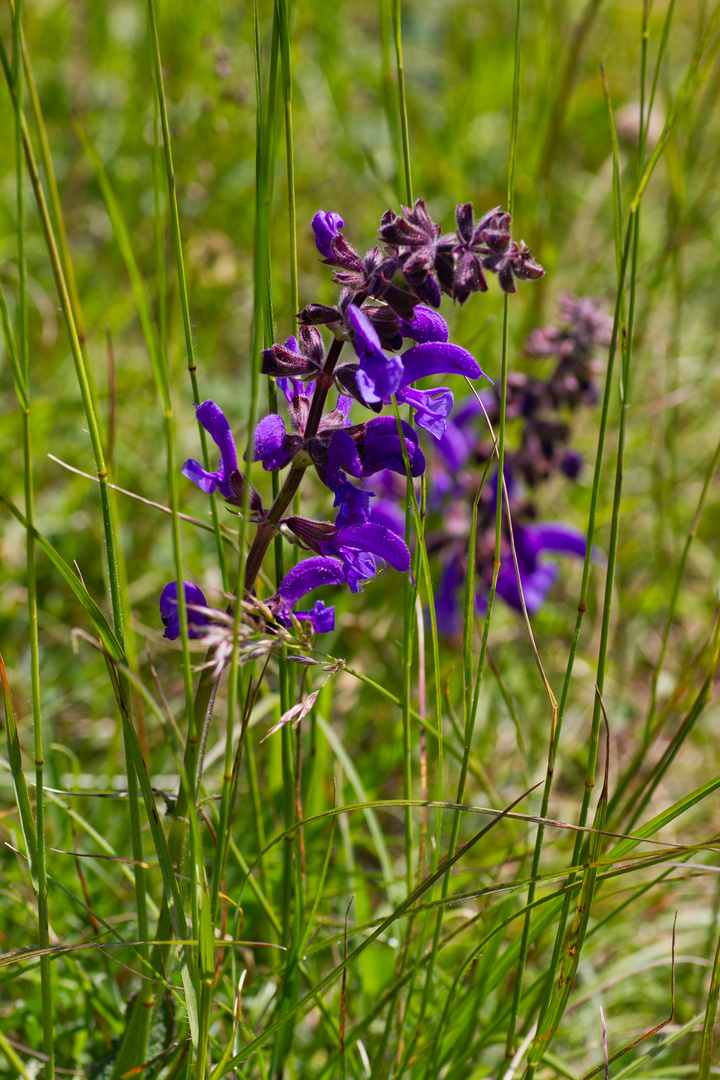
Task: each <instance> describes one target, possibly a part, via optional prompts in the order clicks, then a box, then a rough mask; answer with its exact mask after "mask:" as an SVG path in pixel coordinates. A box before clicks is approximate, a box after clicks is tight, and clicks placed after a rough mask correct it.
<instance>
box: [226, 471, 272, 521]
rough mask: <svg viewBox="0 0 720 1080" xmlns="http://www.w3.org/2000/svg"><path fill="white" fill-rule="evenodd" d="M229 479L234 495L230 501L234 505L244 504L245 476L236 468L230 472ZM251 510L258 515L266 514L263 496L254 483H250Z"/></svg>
mask: <svg viewBox="0 0 720 1080" xmlns="http://www.w3.org/2000/svg"><path fill="white" fill-rule="evenodd" d="M229 479H230V487H231V489H232V493H233V497H232V498H231V499H228V502H230V503H232V504H233V505H234V506H242V505H243V502H244V500H245V476H244V475H243V473H241V472H240V471H239V470H238V469H235V471H234V472H231V473H230V478H229ZM250 512H251V514H254V515H255V516H258V517H261V516H262V515H263V514H264V509H263V504H262V498H261V497H260V494H259V492H257V491H256V490H255V488H254V487H253V486H252V484H251V485H250Z"/></svg>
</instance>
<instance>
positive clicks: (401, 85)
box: [391, 0, 413, 206]
mask: <svg viewBox="0 0 720 1080" xmlns="http://www.w3.org/2000/svg"><path fill="white" fill-rule="evenodd" d="M391 2H392V21H393V38H394V40H395V64H396V70H397V82H398V104H399V106H400V137H401V140H402V160H403V169H404V174H405V175H404V180H405V198H406V199H407V201H408V206H412V204H413V184H412V169H411V165H410V131H409V126H408V114H407V94H406V91H405V67H404V65H403V47H402V0H391Z"/></svg>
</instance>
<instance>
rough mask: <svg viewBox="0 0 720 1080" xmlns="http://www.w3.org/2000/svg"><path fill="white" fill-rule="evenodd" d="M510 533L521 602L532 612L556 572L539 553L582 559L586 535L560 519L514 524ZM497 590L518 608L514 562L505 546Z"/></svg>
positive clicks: (550, 584) (537, 606) (554, 577)
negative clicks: (511, 533)
mask: <svg viewBox="0 0 720 1080" xmlns="http://www.w3.org/2000/svg"><path fill="white" fill-rule="evenodd" d="M513 535H514V538H515V552H516V554H517V562H518V569H519V571H520V580H521V581H522V589H523V596H524V597H525V606H526V607H527V610H528V614H530V615H533V614H534V613H535V612H536V611H538V610H539V609H540V608H541V607H542V605H543V603H544V602H545V598H546V596H547V594H548V592H549V591H550V589H551V588H552V586H553V585H554V583H555V579H556V578H557V574H558V566H557V564H556V563H554V562H551V563H549V562H547V561H546V560H544V559H543V558H542V556H543V555H544V554H545V553H547V552H552V553H553V554H558V555H574V556H575V557H576V558H578V559H584V558H585V551H586V549H587V538H586V536H585V533H584V532H583V531H582V530H581V529H578V528H576V527H575V526H574V525H565V524H563V523H562V522H541V523H540V524H537V525H518V526H516V527H515V529H514V532H513ZM497 592H498V594H499V595H500V596H502V598H503V600H505V601H506V603H508V604H509V605H510V607H513V608H515V610H516V611H522V603H521V601H520V590H519V589H518V583H517V575H516V573H515V565H514V562H513V559H512V555H511V553H510V551H509V550H508V552H507V554H506V555H505V557H504V558H503V561H502V565H501V566H500V572H499V574H498V580H497Z"/></svg>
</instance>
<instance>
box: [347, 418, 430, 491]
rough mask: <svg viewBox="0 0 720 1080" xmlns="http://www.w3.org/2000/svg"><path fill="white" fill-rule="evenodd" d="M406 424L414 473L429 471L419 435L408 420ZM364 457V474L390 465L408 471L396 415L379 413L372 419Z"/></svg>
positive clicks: (364, 442) (363, 447) (362, 451)
mask: <svg viewBox="0 0 720 1080" xmlns="http://www.w3.org/2000/svg"><path fill="white" fill-rule="evenodd" d="M402 428H403V433H404V435H405V447H406V449H407V454H408V458H409V461H410V475H411V476H422V474H423V473H424V472H425V457H424V456H423V453H422V450H421V449H420V447H419V446H418V437H417V435H416V433H415V432H414V431H413V429H412V428H411V427H410V425H409V424H408V423H406V422H405V421H404V420H403V421H402ZM360 458H361V461H362V464H363V476H372V475H373V473H376V472H380V470H381V469H390V471H391V472H396V473H401V474H402V475H403V476H404V475H405V462H404V461H403V454H402V447H401V445H400V438H399V436H398V431H397V424H396V422H395V419H394V417H392V416H378V417H375V418H374V419H372V420H368V422H367V423H366V424H365V433H364V435H363V437H362V444H361V447H360Z"/></svg>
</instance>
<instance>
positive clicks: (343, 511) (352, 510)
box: [334, 480, 375, 529]
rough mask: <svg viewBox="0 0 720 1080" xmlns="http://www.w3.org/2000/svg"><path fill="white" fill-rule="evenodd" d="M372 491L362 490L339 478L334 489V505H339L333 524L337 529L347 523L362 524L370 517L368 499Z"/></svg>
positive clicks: (346, 525)
mask: <svg viewBox="0 0 720 1080" xmlns="http://www.w3.org/2000/svg"><path fill="white" fill-rule="evenodd" d="M374 494H375V492H374V491H363V490H362V488H358V487H356V486H355V484H351V483H350V482H349V481H347V480H341V481H340V482H339V483H338V486H337V488H336V489H335V503H334V505H335V506H339V507H340V509H339V511H338V516H337V517H336V518H335V524H336V526H337V527H338V529H346V528H347V527H348V526H349V525H364V524H365V522H366V521H367V520H368V519H369V517H370V499H371V498H372V496H373V495H374Z"/></svg>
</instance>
